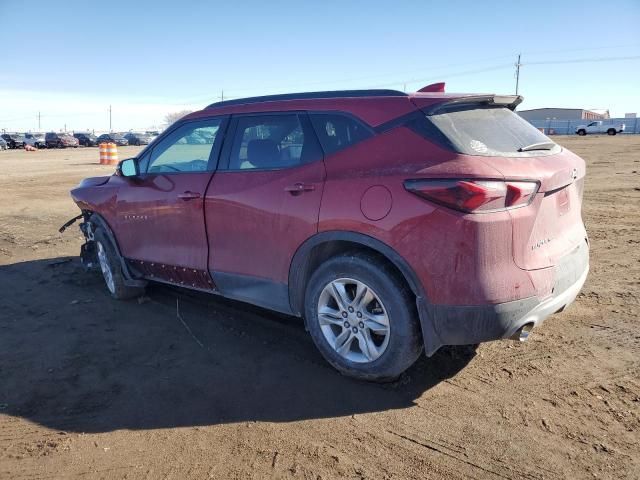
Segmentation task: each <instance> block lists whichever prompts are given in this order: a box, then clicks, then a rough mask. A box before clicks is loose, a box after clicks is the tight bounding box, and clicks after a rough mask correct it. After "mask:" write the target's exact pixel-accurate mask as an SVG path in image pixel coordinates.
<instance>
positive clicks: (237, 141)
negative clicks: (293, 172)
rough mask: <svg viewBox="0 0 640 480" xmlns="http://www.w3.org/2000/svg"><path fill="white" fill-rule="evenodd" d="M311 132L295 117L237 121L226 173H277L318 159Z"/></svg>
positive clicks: (253, 118) (315, 141)
mask: <svg viewBox="0 0 640 480" xmlns="http://www.w3.org/2000/svg"><path fill="white" fill-rule="evenodd" d="M305 125H306V127H305ZM310 128H311V127H310V125H309V122H308V120H306V118H305V117H304V116H301V115H298V114H278V115H255V116H253V115H252V116H241V117H238V118H237V120H236V128H235V135H234V139H233V146H232V147H231V153H230V156H229V169H230V170H261V169H280V168H288V167H294V166H296V165H300V164H302V163H308V162H311V161H314V160H316V159H318V158H320V156H321V154H320V152H319V147H318V145H317V140H316V139H315V138H314V136H313V132H311V131H310Z"/></svg>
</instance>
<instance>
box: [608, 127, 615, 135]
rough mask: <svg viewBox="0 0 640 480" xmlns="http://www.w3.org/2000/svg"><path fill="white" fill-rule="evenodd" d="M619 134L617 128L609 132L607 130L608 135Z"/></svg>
mask: <svg viewBox="0 0 640 480" xmlns="http://www.w3.org/2000/svg"><path fill="white" fill-rule="evenodd" d="M616 133H617V132H616V130H615V128H610V129H609V130H607V135H615V134H616Z"/></svg>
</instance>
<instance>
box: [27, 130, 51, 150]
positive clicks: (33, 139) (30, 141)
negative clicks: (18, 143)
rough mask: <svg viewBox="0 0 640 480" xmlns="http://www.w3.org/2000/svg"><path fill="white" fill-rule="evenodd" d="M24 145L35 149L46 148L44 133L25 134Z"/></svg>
mask: <svg viewBox="0 0 640 480" xmlns="http://www.w3.org/2000/svg"><path fill="white" fill-rule="evenodd" d="M24 143H25V145H31V146H32V147H35V148H45V147H46V140H45V138H44V133H25V134H24Z"/></svg>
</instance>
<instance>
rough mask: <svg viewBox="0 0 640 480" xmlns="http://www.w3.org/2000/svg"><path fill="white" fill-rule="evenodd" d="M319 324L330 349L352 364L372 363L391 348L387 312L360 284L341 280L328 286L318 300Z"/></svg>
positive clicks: (369, 288)
mask: <svg viewBox="0 0 640 480" xmlns="http://www.w3.org/2000/svg"><path fill="white" fill-rule="evenodd" d="M317 320H318V323H319V325H320V329H321V330H322V333H323V335H324V338H325V339H326V341H327V343H328V344H329V346H331V348H333V350H334V351H335V352H336V353H338V355H340V356H341V357H343V358H345V359H347V360H350V361H352V362H356V363H369V362H373V361H375V360H377V359H378V358H380V356H381V355H382V354H383V353H384V352H385V350H386V349H387V347H388V345H389V334H390V325H389V316H388V314H387V310H386V309H385V307H384V305H383V303H382V301H381V300H380V297H379V296H378V295H377V294H376V292H374V291H373V289H372V288H371V287H369V286H368V285H366V284H364V283H363V282H361V281H358V280H354V279H352V278H339V279H336V280H333V281H332V282H330V283H328V284H327V285H326V286H325V287H324V289H323V290H322V292H321V293H320V298H319V299H318V318H317Z"/></svg>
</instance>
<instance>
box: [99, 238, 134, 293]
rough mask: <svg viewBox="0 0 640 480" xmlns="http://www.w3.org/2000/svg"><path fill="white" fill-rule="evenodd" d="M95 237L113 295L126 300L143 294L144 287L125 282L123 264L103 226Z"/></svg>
mask: <svg viewBox="0 0 640 480" xmlns="http://www.w3.org/2000/svg"><path fill="white" fill-rule="evenodd" d="M94 239H95V240H94V241H95V243H96V257H97V260H98V264H99V265H100V270H101V271H102V277H103V278H104V283H105V284H106V286H107V290H109V293H110V294H111V296H112V297H113V298H117V299H118V300H126V299H128V298H133V297H138V296H140V295H142V294H143V293H144V288H141V287H129V286H127V285H126V284H125V278H124V275H122V266H121V265H120V257H119V255H118V253H117V252H116V249H115V248H114V247H113V245H112V243H111V240H109V238H108V237H107V236H106V234H105V233H104V232H103V230H102V229H101V228H97V229H96V231H95V233H94Z"/></svg>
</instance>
